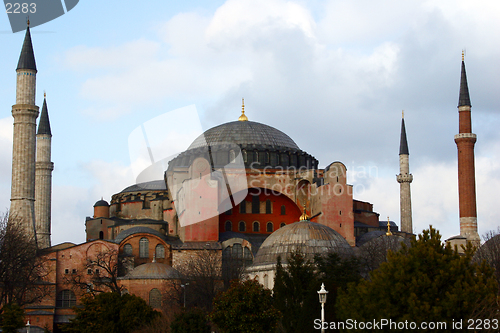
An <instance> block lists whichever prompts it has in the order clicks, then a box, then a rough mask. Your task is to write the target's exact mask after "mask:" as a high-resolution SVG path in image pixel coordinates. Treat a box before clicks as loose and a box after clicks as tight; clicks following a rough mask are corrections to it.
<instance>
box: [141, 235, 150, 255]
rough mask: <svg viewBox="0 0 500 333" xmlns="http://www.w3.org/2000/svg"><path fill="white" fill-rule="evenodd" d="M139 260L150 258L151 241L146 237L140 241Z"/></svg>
mask: <svg viewBox="0 0 500 333" xmlns="http://www.w3.org/2000/svg"><path fill="white" fill-rule="evenodd" d="M139 258H149V240H148V239H147V238H146V237H144V238H141V240H140V241H139Z"/></svg>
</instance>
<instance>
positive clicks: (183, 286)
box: [181, 282, 189, 308]
mask: <svg viewBox="0 0 500 333" xmlns="http://www.w3.org/2000/svg"><path fill="white" fill-rule="evenodd" d="M186 286H189V282H186V284H181V288H182V289H184V292H183V294H184V308H185V307H186Z"/></svg>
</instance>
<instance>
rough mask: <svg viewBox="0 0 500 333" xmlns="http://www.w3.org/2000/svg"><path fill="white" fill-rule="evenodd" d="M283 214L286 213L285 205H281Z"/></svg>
mask: <svg viewBox="0 0 500 333" xmlns="http://www.w3.org/2000/svg"><path fill="white" fill-rule="evenodd" d="M281 215H286V207H285V205H282V206H281Z"/></svg>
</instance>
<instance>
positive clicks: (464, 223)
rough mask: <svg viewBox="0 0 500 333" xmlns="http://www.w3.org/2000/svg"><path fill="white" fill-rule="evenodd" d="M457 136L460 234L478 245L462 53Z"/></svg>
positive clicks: (471, 136)
mask: <svg viewBox="0 0 500 333" xmlns="http://www.w3.org/2000/svg"><path fill="white" fill-rule="evenodd" d="M458 115H459V134H457V135H455V143H456V144H457V149H458V198H459V206H460V235H461V236H463V237H465V238H467V241H472V242H479V241H480V238H479V234H478V232H477V213H476V179H475V177H476V176H475V171H474V144H475V143H476V134H474V133H472V123H471V104H470V98H469V88H468V86H467V75H466V73H465V62H464V54H463V52H462V76H461V79H460V96H459V99H458Z"/></svg>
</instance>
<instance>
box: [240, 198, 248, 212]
mask: <svg viewBox="0 0 500 333" xmlns="http://www.w3.org/2000/svg"><path fill="white" fill-rule="evenodd" d="M246 212H247V202H246V201H245V200H243V201H242V202H240V214H245V213H246Z"/></svg>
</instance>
